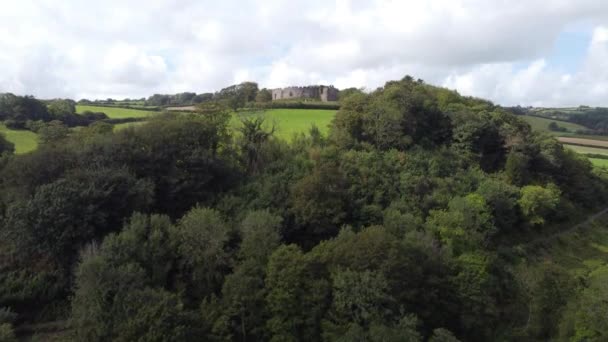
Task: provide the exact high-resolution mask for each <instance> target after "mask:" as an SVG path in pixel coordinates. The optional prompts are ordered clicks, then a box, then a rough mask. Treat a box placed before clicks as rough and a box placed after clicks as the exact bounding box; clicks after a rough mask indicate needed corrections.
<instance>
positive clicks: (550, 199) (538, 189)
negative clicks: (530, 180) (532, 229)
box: [517, 184, 561, 226]
mask: <svg viewBox="0 0 608 342" xmlns="http://www.w3.org/2000/svg"><path fill="white" fill-rule="evenodd" d="M560 196H561V192H560V190H559V188H558V187H557V186H555V184H549V185H548V186H546V187H542V186H539V185H528V186H525V187H523V188H521V197H520V198H519V200H518V201H517V203H518V204H519V207H520V208H521V212H522V214H523V215H524V217H525V218H526V219H527V220H528V222H530V224H532V225H534V226H542V225H544V224H545V222H546V221H547V219H548V218H549V217H550V215H552V214H553V213H554V212H555V210H556V209H557V206H558V205H559V202H560Z"/></svg>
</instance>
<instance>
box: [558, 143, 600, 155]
mask: <svg viewBox="0 0 608 342" xmlns="http://www.w3.org/2000/svg"><path fill="white" fill-rule="evenodd" d="M564 147H566V148H568V149H570V150H572V151H574V152H576V153H582V154H605V155H608V149H606V148H601V147H600V148H598V147H588V146H578V145H568V144H564Z"/></svg>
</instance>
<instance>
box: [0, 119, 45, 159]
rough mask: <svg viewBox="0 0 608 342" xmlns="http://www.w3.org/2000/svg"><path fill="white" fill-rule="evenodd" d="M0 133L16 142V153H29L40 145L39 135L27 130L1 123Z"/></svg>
mask: <svg viewBox="0 0 608 342" xmlns="http://www.w3.org/2000/svg"><path fill="white" fill-rule="evenodd" d="M0 133H2V134H4V136H5V137H6V139H7V140H8V141H10V142H12V143H13V144H15V153H17V154H21V153H27V152H30V151H33V150H35V149H36V148H37V147H38V135H36V133H33V132H31V131H26V130H12V129H8V128H6V126H4V125H3V124H0Z"/></svg>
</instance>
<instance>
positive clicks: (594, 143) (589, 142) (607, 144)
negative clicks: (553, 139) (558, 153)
mask: <svg viewBox="0 0 608 342" xmlns="http://www.w3.org/2000/svg"><path fill="white" fill-rule="evenodd" d="M557 140H559V141H560V142H562V143H564V144H571V145H583V146H590V147H599V148H608V141H605V140H595V139H581V138H566V137H560V138H557Z"/></svg>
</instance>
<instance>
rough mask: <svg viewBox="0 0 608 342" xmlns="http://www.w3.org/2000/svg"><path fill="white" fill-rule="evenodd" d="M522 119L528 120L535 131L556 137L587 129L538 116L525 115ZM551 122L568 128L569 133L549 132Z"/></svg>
mask: <svg viewBox="0 0 608 342" xmlns="http://www.w3.org/2000/svg"><path fill="white" fill-rule="evenodd" d="M522 118H523V119H524V120H526V122H528V123H529V124H530V126H532V129H533V130H536V131H542V132H548V133H551V134H554V135H572V134H574V133H575V132H576V131H578V130H585V129H586V128H585V127H584V126H581V125H577V124H574V123H570V122H565V121H557V120H551V119H544V118H539V117H537V116H529V115H524V116H523V117H522ZM551 122H555V123H556V124H557V125H558V126H559V127H564V128H566V129H567V130H568V132H553V131H551V130H549V124H550V123H551Z"/></svg>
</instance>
